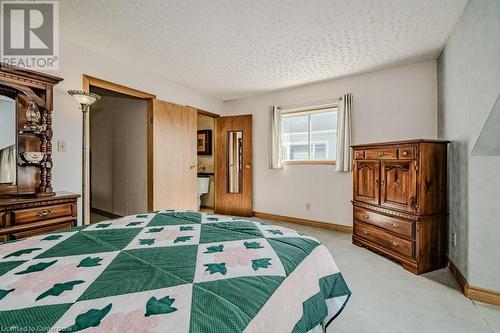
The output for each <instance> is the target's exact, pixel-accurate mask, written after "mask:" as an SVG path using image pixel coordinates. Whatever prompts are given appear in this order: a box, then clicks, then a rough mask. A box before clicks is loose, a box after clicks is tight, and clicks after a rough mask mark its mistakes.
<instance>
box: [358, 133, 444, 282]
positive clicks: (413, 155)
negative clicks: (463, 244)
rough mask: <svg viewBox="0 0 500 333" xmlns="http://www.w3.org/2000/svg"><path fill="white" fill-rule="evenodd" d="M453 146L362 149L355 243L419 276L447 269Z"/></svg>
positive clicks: (427, 143)
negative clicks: (449, 166) (449, 152)
mask: <svg viewBox="0 0 500 333" xmlns="http://www.w3.org/2000/svg"><path fill="white" fill-rule="evenodd" d="M447 144H448V142H447V141H437V140H409V141H399V142H388V143H377V144H367V145H356V146H353V149H354V162H353V186H354V188H353V201H352V203H353V224H354V232H353V243H354V244H356V245H360V246H365V247H367V248H370V249H372V250H374V251H377V252H379V253H382V254H384V255H386V256H388V257H390V258H392V259H394V260H396V261H398V262H400V263H401V264H402V265H403V267H404V268H405V269H407V270H409V271H411V272H413V273H416V274H421V273H424V272H428V271H431V270H434V269H438V268H442V267H445V265H446V256H445V251H446V247H447V243H446V241H447V237H446V235H447V233H446V222H447V195H446V190H447V185H446V179H447V175H446V169H447Z"/></svg>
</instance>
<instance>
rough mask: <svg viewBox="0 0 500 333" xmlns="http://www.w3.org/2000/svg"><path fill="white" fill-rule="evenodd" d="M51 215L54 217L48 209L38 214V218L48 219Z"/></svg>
mask: <svg viewBox="0 0 500 333" xmlns="http://www.w3.org/2000/svg"><path fill="white" fill-rule="evenodd" d="M50 215H52V212H51V211H50V210H47V209H45V210H42V211H41V212H38V216H39V217H41V218H43V219H46V218H47V217H49V216H50Z"/></svg>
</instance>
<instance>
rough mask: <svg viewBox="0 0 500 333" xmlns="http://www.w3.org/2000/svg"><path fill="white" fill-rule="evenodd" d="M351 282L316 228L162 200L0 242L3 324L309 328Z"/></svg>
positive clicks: (331, 313) (333, 307)
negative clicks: (172, 205) (157, 207)
mask: <svg viewBox="0 0 500 333" xmlns="http://www.w3.org/2000/svg"><path fill="white" fill-rule="evenodd" d="M350 294H351V293H350V291H349V289H348V287H347V285H346V283H345V282H344V279H343V278H342V275H341V273H340V272H339V270H338V268H337V266H336V264H335V262H334V260H333V259H332V257H331V255H330V254H329V252H328V250H327V249H326V248H325V247H324V246H323V245H322V244H321V243H320V242H319V241H318V240H316V239H314V238H312V237H310V236H308V235H306V234H303V233H300V232H296V231H294V230H291V229H288V228H284V227H280V226H273V225H268V224H266V223H263V222H259V221H254V220H246V219H242V218H238V217H229V216H221V215H213V214H205V213H200V212H192V211H160V212H156V213H150V214H140V215H134V216H127V217H124V218H120V219H117V220H113V221H106V222H100V223H97V224H93V225H90V226H83V227H77V228H74V229H70V230H68V231H64V232H57V233H50V234H46V235H42V236H36V237H31V238H27V239H22V240H19V241H14V242H7V243H4V244H1V245H0V331H2V332H4V331H9V332H11V331H12V332H14V331H15V332H18V331H22V332H46V331H49V332H77V331H86V332H87V331H92V332H203V333H205V332H218V333H220V332H222V333H224V332H309V331H319V332H321V331H322V330H324V328H325V327H326V326H328V324H329V323H330V322H331V321H332V320H333V319H334V318H335V317H336V316H337V315H338V314H339V313H340V311H341V310H342V309H343V307H344V306H345V304H346V302H347V300H348V298H349V296H350Z"/></svg>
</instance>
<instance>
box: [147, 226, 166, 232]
mask: <svg viewBox="0 0 500 333" xmlns="http://www.w3.org/2000/svg"><path fill="white" fill-rule="evenodd" d="M163 229H164V228H163V227H160V228H150V229H148V231H146V233H147V234H152V233H157V232H161V231H162V230H163Z"/></svg>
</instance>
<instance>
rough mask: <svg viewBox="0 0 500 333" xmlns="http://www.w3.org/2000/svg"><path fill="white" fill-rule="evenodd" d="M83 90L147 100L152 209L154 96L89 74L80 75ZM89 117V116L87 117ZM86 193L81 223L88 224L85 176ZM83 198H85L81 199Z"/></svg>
mask: <svg viewBox="0 0 500 333" xmlns="http://www.w3.org/2000/svg"><path fill="white" fill-rule="evenodd" d="M82 81H83V82H82V86H83V91H86V92H90V87H91V86H92V87H97V88H102V89H106V90H110V91H113V92H117V93H120V94H124V95H128V96H131V97H135V98H139V99H143V100H145V101H146V102H147V162H146V163H147V209H148V211H152V210H153V100H154V99H156V96H155V95H153V94H150V93H147V92H144V91H141V90H137V89H134V88H130V87H126V86H123V85H121V84H117V83H113V82H110V81H106V80H103V79H99V78H96V77H93V76H90V75H86V74H83V75H82ZM89 119H90V117H89ZM86 134H87V138H88V140H89V141H90V128H89V126H87V133H86ZM87 146H89V147H90V145H87ZM87 164H88V165H87V166H86V167H87V170H88V171H89V172H90V160H87ZM85 188H86V193H82V194H83V197H82V210H84V211H85V214H84V215H85V216H86V220H87V221H82V224H84V225H85V224H90V177H86V182H85ZM83 198H85V199H83Z"/></svg>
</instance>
